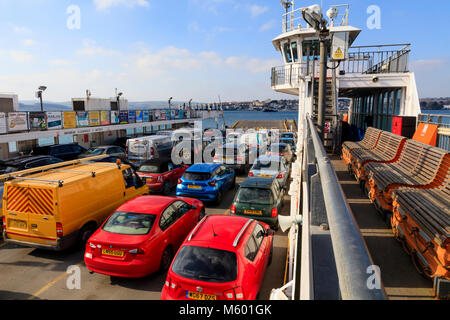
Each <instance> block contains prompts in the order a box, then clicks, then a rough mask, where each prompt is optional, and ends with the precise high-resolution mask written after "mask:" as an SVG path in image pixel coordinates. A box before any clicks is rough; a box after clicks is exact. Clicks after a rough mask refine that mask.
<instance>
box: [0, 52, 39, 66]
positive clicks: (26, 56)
mask: <svg viewBox="0 0 450 320" xmlns="http://www.w3.org/2000/svg"><path fill="white" fill-rule="evenodd" d="M0 56H4V57H6V58H9V59H11V60H12V61H14V62H19V63H23V62H30V61H32V60H33V55H32V54H30V53H28V52H26V51H22V50H0Z"/></svg>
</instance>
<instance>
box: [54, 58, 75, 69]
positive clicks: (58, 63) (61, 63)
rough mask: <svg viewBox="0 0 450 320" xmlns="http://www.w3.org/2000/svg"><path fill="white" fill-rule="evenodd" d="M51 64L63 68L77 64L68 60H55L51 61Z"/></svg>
mask: <svg viewBox="0 0 450 320" xmlns="http://www.w3.org/2000/svg"><path fill="white" fill-rule="evenodd" d="M50 64H51V65H53V66H55V67H63V66H70V65H74V64H76V62H75V61H72V60H66V59H55V60H51V61H50Z"/></svg>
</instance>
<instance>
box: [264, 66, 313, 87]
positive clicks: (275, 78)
mask: <svg viewBox="0 0 450 320" xmlns="http://www.w3.org/2000/svg"><path fill="white" fill-rule="evenodd" d="M306 73H307V64H306V63H293V64H289V65H285V66H281V67H273V68H272V76H271V82H272V87H275V86H280V85H290V86H292V87H298V85H299V83H300V79H301V78H302V77H304V76H305V75H306Z"/></svg>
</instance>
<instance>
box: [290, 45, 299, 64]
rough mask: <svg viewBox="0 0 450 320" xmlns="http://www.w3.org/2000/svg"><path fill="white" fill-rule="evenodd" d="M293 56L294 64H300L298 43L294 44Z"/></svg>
mask: <svg viewBox="0 0 450 320" xmlns="http://www.w3.org/2000/svg"><path fill="white" fill-rule="evenodd" d="M291 48H292V56H293V57H294V62H298V51H297V49H298V48H297V42H292V44H291Z"/></svg>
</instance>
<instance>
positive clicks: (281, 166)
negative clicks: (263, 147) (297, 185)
mask: <svg viewBox="0 0 450 320" xmlns="http://www.w3.org/2000/svg"><path fill="white" fill-rule="evenodd" d="M289 174H290V167H289V164H288V162H287V160H286V158H285V157H283V156H275V155H273V156H272V155H263V156H260V157H259V158H258V159H257V160H256V161H255V162H254V164H253V166H252V168H251V169H250V172H249V174H248V175H249V177H264V178H274V177H276V178H277V180H278V182H279V183H280V185H281V186H285V185H286V183H287V181H288V178H289Z"/></svg>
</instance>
